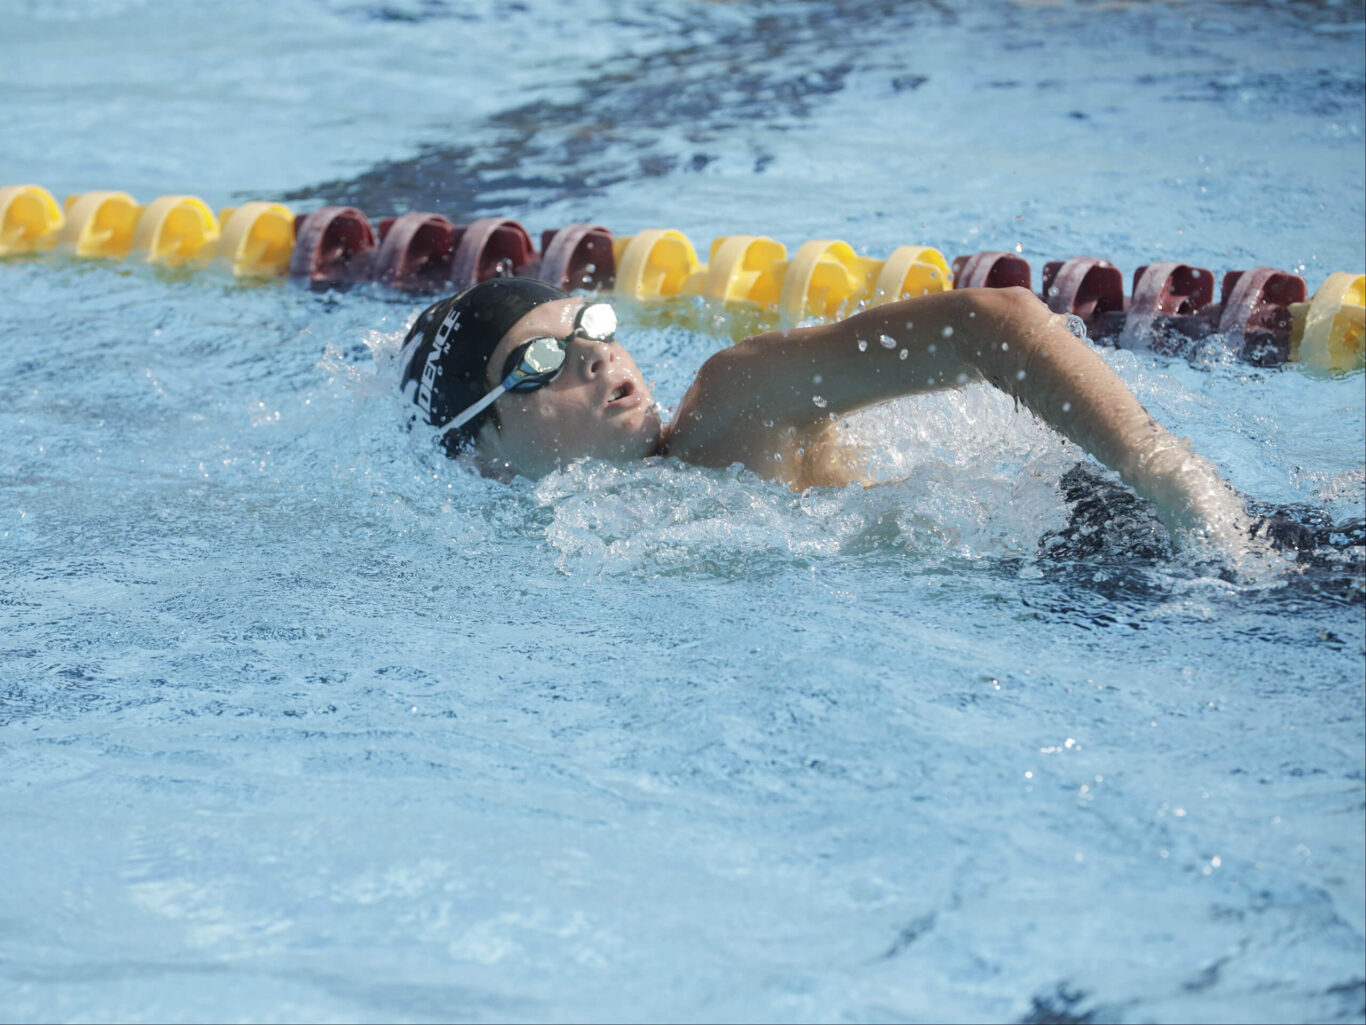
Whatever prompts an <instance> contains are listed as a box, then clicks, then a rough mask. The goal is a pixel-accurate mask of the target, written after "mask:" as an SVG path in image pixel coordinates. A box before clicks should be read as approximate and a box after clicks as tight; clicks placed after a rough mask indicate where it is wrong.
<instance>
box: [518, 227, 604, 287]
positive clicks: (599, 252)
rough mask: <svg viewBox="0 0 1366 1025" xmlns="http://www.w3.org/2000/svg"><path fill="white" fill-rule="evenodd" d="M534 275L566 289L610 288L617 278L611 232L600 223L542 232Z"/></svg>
mask: <svg viewBox="0 0 1366 1025" xmlns="http://www.w3.org/2000/svg"><path fill="white" fill-rule="evenodd" d="M533 276H534V277H537V278H540V279H541V280H542V281H548V282H550V284H552V285H554V286H556V287H557V288H563V289H564V290H565V291H567V292H570V291H573V290H574V289H577V288H586V289H589V290H590V291H606V290H608V289H610V288H611V287H612V286H613V285H614V284H616V280H617V261H616V257H615V256H614V255H613V254H612V233H611V232H610V231H608V230H607V229H606V228H604V227H603V226H602V225H600V224H568V225H565V227H563V228H560V229H558V230H556V229H554V228H550V229H547V230H546V231H543V232H541V265H540V267H538V268H537V270H536V273H535V274H534V275H533Z"/></svg>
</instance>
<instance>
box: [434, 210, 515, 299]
mask: <svg viewBox="0 0 1366 1025" xmlns="http://www.w3.org/2000/svg"><path fill="white" fill-rule="evenodd" d="M535 263H536V248H535V246H533V245H532V244H531V236H530V235H529V234H528V233H527V230H526V229H525V228H524V227H522V226H521V225H520V224H518V223H517V222H516V221H513V220H509V219H507V218H504V217H480V218H479V219H478V220H475V221H471V222H470V223H469V224H467V225H465V226H463V227H457V228H456V229H455V235H454V250H453V251H452V253H451V263H450V282H451V286H452V287H453V288H454V289H455V290H456V291H457V292H459V291H463V290H464V289H466V288H469V287H470V286H471V285H476V284H478V283H479V282H481V281H488V280H489V279H490V278H511V277H524V276H528V271H529V270H531V269H532V268H534V266H535Z"/></svg>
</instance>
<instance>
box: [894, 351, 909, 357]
mask: <svg viewBox="0 0 1366 1025" xmlns="http://www.w3.org/2000/svg"><path fill="white" fill-rule="evenodd" d="M909 355H910V352H909V351H908V350H906V349H902V350H901V351H900V352H899V353H897V355H896V358H897V359H905V358H906V357H907V356H909Z"/></svg>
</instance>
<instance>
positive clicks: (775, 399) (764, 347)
mask: <svg viewBox="0 0 1366 1025" xmlns="http://www.w3.org/2000/svg"><path fill="white" fill-rule="evenodd" d="M903 352H904V353H905V355H904V356H903ZM982 379H985V380H987V381H989V382H990V383H991V384H993V385H995V386H996V387H997V388H1000V389H1001V390H1002V391H1005V392H1006V393H1008V394H1010V395H1012V396H1014V397H1015V398H1017V399H1018V400H1019V401H1020V402H1022V403H1023V404H1024V405H1025V406H1027V407H1028V408H1029V409H1030V410H1032V411H1033V412H1034V413H1035V414H1036V415H1037V416H1038V417H1039V418H1040V419H1042V420H1043V421H1044V422H1045V423H1047V424H1049V425H1050V426H1051V427H1053V428H1054V429H1055V430H1057V431H1058V432H1059V433H1061V434H1063V435H1064V436H1066V437H1067V438H1069V439H1071V440H1072V441H1074V442H1076V443H1077V444H1078V445H1080V446H1081V447H1082V448H1083V449H1085V450H1086V451H1087V452H1089V453H1091V454H1092V455H1093V456H1095V457H1096V458H1097V459H1099V460H1100V461H1101V462H1102V463H1104V464H1105V465H1106V466H1109V467H1111V468H1112V469H1114V470H1116V471H1118V472H1119V474H1120V476H1122V477H1123V478H1124V480H1125V481H1126V482H1127V483H1128V484H1129V485H1130V486H1131V487H1132V488H1134V490H1135V491H1137V492H1139V493H1140V494H1142V495H1144V496H1146V497H1147V498H1149V499H1151V500H1152V501H1153V502H1154V503H1155V504H1156V505H1157V507H1158V510H1159V512H1160V513H1161V515H1162V517H1163V519H1164V520H1166V521H1167V522H1168V524H1169V525H1171V526H1178V527H1187V528H1189V527H1197V528H1208V529H1211V530H1213V531H1216V532H1217V533H1220V534H1225V533H1227V532H1230V531H1233V532H1237V531H1240V530H1242V529H1243V527H1244V523H1245V516H1244V513H1243V511H1242V506H1241V502H1240V501H1239V500H1238V497H1237V495H1236V494H1235V493H1234V492H1233V490H1232V489H1231V488H1229V486H1228V485H1227V484H1225V483H1224V482H1223V480H1222V479H1221V478H1220V477H1219V474H1218V472H1217V471H1216V470H1215V469H1214V467H1213V466H1212V465H1211V464H1210V463H1209V462H1208V461H1207V460H1205V459H1203V458H1201V457H1200V456H1198V455H1196V454H1195V452H1194V451H1193V450H1192V449H1191V447H1190V445H1189V443H1188V442H1186V441H1184V440H1182V439H1180V438H1177V437H1175V436H1174V435H1172V434H1171V433H1170V432H1168V431H1167V430H1166V429H1165V428H1164V427H1162V425H1161V424H1159V423H1157V421H1156V420H1154V419H1153V418H1152V417H1151V416H1150V415H1149V414H1148V411H1147V410H1146V409H1144V408H1143V406H1142V404H1140V403H1139V401H1138V399H1137V397H1136V396H1135V395H1134V394H1133V392H1131V391H1130V390H1129V388H1128V387H1127V386H1126V385H1125V384H1124V382H1123V381H1122V380H1120V378H1119V376H1118V375H1117V374H1115V372H1114V371H1113V370H1111V369H1110V367H1109V365H1108V364H1107V363H1106V362H1105V361H1104V360H1103V359H1101V357H1100V356H1099V355H1097V354H1096V353H1095V352H1094V351H1092V350H1091V348H1090V347H1089V346H1087V345H1086V344H1085V343H1084V342H1082V341H1081V340H1080V339H1078V338H1076V337H1075V336H1073V335H1072V333H1071V332H1070V331H1068V330H1067V327H1066V324H1065V321H1064V319H1063V318H1062V317H1059V316H1057V315H1056V314H1053V313H1051V312H1050V311H1049V310H1048V308H1047V307H1046V306H1044V304H1043V303H1041V302H1039V300H1038V299H1036V298H1035V297H1034V296H1032V295H1031V294H1030V293H1029V292H1027V291H1025V290H1024V289H963V290H959V291H953V292H944V293H940V294H937V295H931V296H925V297H923V298H918V299H911V300H906V301H904V302H899V303H891V304H888V305H886V306H879V307H875V308H873V309H871V310H866V311H864V312H862V313H859V314H856V315H855V316H853V317H850V318H849V319H848V320H844V321H840V322H838V323H835V324H825V325H820V326H817V327H810V328H797V329H793V330H790V331H779V332H773V333H771V334H767V335H760V336H758V337H755V338H750V339H746V340H745V341H743V342H741V343H740V344H739V345H736V346H733V347H732V348H730V349H727V350H724V351H723V352H720V353H717V354H716V355H715V356H713V357H712V358H711V359H710V360H708V361H707V363H706V364H705V365H704V366H703V368H702V370H701V372H699V374H698V379H697V381H696V382H695V383H694V384H693V387H692V389H691V390H690V391H689V392H688V394H687V395H686V396H685V397H684V399H683V402H682V404H681V405H680V407H679V411H678V414H677V416H676V417H675V422H674V427H673V432H672V434H671V440H670V445H671V450H672V451H674V452H675V453H677V454H679V455H681V456H683V457H684V458H691V459H692V460H693V461H695V462H700V463H704V464H708V465H727V464H728V463H730V462H734V461H739V462H744V463H745V464H746V465H749V466H751V467H752V468H754V469H756V470H759V471H760V472H763V470H764V469H765V467H762V466H759V465H756V463H757V462H758V461H759V458H760V453H761V452H762V451H763V449H764V447H765V446H768V447H773V446H775V445H780V444H781V443H782V441H783V438H784V435H785V434H790V433H791V429H795V430H796V432H797V433H798V434H800V433H802V432H810V431H811V430H813V429H822V428H823V427H824V426H826V425H827V424H828V423H829V415H830V414H831V413H835V414H841V413H847V412H852V411H854V410H856V409H860V408H862V407H864V406H868V405H871V404H873V403H877V402H882V401H885V400H887V399H892V398H895V397H897V396H901V395H911V394H915V393H918V392H926V391H936V390H938V389H941V388H953V387H957V386H960V385H962V384H966V383H968V382H969V381H973V380H982ZM818 400H819V401H818Z"/></svg>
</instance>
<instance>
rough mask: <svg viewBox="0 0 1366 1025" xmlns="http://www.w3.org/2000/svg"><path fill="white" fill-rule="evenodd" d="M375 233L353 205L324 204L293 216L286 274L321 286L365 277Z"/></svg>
mask: <svg viewBox="0 0 1366 1025" xmlns="http://www.w3.org/2000/svg"><path fill="white" fill-rule="evenodd" d="M374 248H375V233H374V231H373V230H372V229H371V228H370V222H369V221H367V220H366V219H365V215H364V214H363V213H361V212H360V211H359V210H357V209H356V208H355V207H353V206H325V207H323V208H322V209H320V210H314V211H313V212H312V213H311V214H303V215H302V216H299V217H296V218H294V249H293V251H292V252H291V253H290V256H289V276H290V277H292V278H300V279H302V280H304V281H307V282H308V283H309V284H310V285H313V286H314V287H319V288H325V287H327V286H328V285H336V284H341V283H343V282H349V281H357V280H364V279H366V278H368V277H369V276H370V275H369V271H370V261H371V260H372V259H373V256H374Z"/></svg>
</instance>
